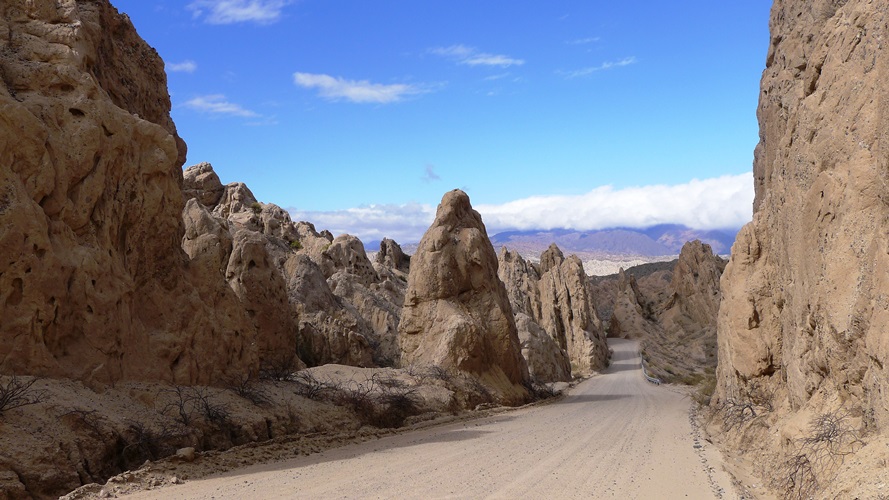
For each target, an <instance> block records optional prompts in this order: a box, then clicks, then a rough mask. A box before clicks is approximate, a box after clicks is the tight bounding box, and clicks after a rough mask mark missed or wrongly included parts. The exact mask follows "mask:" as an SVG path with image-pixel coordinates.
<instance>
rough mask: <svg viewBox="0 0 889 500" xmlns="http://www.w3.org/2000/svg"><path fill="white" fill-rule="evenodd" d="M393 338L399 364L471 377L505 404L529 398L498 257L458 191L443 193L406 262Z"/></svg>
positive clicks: (472, 211) (526, 376)
mask: <svg viewBox="0 0 889 500" xmlns="http://www.w3.org/2000/svg"><path fill="white" fill-rule="evenodd" d="M398 334H399V344H400V346H401V351H402V364H403V365H405V366H406V365H410V364H416V365H437V366H441V367H443V368H445V369H448V370H454V371H458V372H463V373H468V374H472V375H473V376H476V377H478V378H479V380H481V381H482V383H484V384H485V385H487V386H488V387H490V388H491V389H492V390H493V391H495V392H496V393H497V394H498V396H499V397H500V399H501V400H502V401H504V402H505V403H511V404H517V403H520V402H522V401H525V400H526V399H527V397H528V393H527V390H526V388H525V386H526V385H528V383H529V382H530V379H529V375H528V368H527V364H526V363H525V360H524V359H523V358H522V355H521V346H520V344H519V339H518V334H517V332H516V326H515V319H514V317H513V313H512V308H511V307H510V304H509V298H508V297H507V294H506V288H505V287H504V285H503V283H502V282H501V281H500V280H499V278H498V277H497V256H496V254H495V253H494V249H493V247H492V246H491V242H490V240H489V239H488V235H487V232H486V230H485V226H484V223H483V222H482V219H481V216H479V214H478V212H476V211H475V210H473V209H472V206H471V205H470V202H469V197H468V196H467V195H466V193H464V192H462V191H460V190H454V191H450V192H448V193H446V194H445V195H444V197H443V198H442V201H441V204H440V205H439V206H438V210H437V212H436V216H435V221H434V222H433V223H432V225H431V226H430V228H429V229H428V230H427V231H426V233H425V234H424V235H423V238H422V239H421V240H420V244H419V246H418V248H417V252H416V253H415V254H414V255H413V257H412V258H411V272H410V275H409V277H408V285H407V294H406V296H405V300H404V308H403V309H402V313H401V322H400V324H399V327H398Z"/></svg>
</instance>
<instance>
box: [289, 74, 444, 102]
mask: <svg viewBox="0 0 889 500" xmlns="http://www.w3.org/2000/svg"><path fill="white" fill-rule="evenodd" d="M293 82H294V83H295V84H296V85H299V86H300V87H303V88H307V89H312V88H314V89H318V95H320V96H321V97H324V98H326V99H329V100H332V101H337V100H341V99H344V100H347V101H351V102H359V103H366V102H372V103H378V104H387V103H390V102H398V101H401V100H402V99H404V98H405V97H409V96H413V95H419V94H425V93H427V92H429V89H428V88H425V87H422V86H419V85H409V84H406V83H395V84H389V85H386V84H382V83H371V82H369V81H367V80H346V79H343V78H338V77H333V76H330V75H323V74H313V73H294V74H293Z"/></svg>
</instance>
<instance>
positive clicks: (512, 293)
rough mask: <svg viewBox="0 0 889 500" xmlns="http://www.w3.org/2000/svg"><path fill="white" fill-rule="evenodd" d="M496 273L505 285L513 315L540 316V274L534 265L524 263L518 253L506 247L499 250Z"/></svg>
mask: <svg viewBox="0 0 889 500" xmlns="http://www.w3.org/2000/svg"><path fill="white" fill-rule="evenodd" d="M497 273H498V276H499V278H500V280H501V281H502V282H503V283H504V284H505V285H506V294H507V295H508V296H509V303H510V304H511V305H512V310H513V312H514V313H515V314H519V313H524V314H526V315H528V316H530V317H531V318H532V319H533V318H540V317H541V316H542V314H543V313H542V312H541V309H542V306H541V304H540V274H539V273H538V272H537V269H536V268H535V267H534V264H532V263H531V262H528V261H526V260H525V259H523V258H522V256H521V255H519V253H518V252H511V251H509V250H508V249H507V248H506V247H503V248H501V249H500V254H499V256H498V262H497Z"/></svg>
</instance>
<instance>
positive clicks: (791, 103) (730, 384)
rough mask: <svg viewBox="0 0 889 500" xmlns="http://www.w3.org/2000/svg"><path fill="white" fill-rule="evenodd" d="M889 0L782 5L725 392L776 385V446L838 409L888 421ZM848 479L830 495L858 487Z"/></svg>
mask: <svg viewBox="0 0 889 500" xmlns="http://www.w3.org/2000/svg"><path fill="white" fill-rule="evenodd" d="M887 10H889V3H887V2H886V1H884V0H880V1H864V0H848V1H844V2H828V1H818V2H803V1H800V0H778V1H776V2H775V4H774V6H773V8H772V12H771V23H770V28H771V44H770V46H769V51H768V56H767V59H766V69H765V71H764V72H763V76H762V82H761V93H760V100H759V109H758V112H757V115H758V118H759V124H760V142H759V144H758V145H757V147H756V151H755V159H754V166H753V171H754V178H755V188H756V198H755V202H754V216H753V221H752V222H751V223H750V224H748V225H747V226H745V227H744V229H742V231H741V233H740V234H739V235H738V238H737V241H736V242H735V245H734V247H733V248H732V258H731V261H730V263H729V265H728V267H727V269H726V272H725V275H724V276H723V279H722V290H723V302H722V307H721V308H720V312H719V324H718V327H719V369H718V386H717V392H716V397H715V398H714V405H716V406H717V407H720V406H724V405H726V404H731V403H732V402H743V401H748V400H750V398H751V395H752V394H754V393H759V394H765V395H767V397H768V399H769V402H770V405H771V407H772V408H774V409H775V411H774V415H773V416H772V420H770V422H769V423H770V425H771V426H772V427H773V429H775V432H773V433H771V434H770V436H778V435H780V436H783V439H784V440H783V441H781V442H780V443H779V442H775V443H773V444H774V445H775V446H776V447H781V446H787V443H793V442H794V440H795V439H797V438H799V437H800V435H801V434H803V435H805V434H804V433H805V432H806V431H805V430H803V431H802V432H801V431H800V429H801V428H802V429H805V424H802V425H800V424H799V422H798V421H796V420H795V419H797V420H799V419H802V420H803V422H805V415H813V414H817V413H825V412H835V411H837V410H838V409H840V408H842V411H843V412H845V413H846V414H848V415H851V416H855V417H854V418H855V420H854V421H852V423H850V425H852V424H854V426H855V427H856V429H857V432H861V433H876V434H882V435H884V436H885V433H886V431H887V429H889V335H887V333H886V332H887V331H889V298H887V297H889V296H887V294H886V290H889V273H887V270H889V242H887V238H886V231H887V225H889V222H887V221H889V205H887V203H886V200H887V195H886V178H887V177H886V172H887V158H889V142H887V141H886V138H885V130H886V125H887V119H889V113H887V96H889V86H887V85H886V77H887V74H889V72H887V69H889V57H887V52H886V51H887V49H886V48H885V40H886V38H887V36H889V33H887V24H886V12H887ZM776 441H777V439H776ZM884 449H885V448H884ZM787 451H788V452H789V450H787ZM846 451H848V450H846ZM849 462H851V460H850V458H849V457H846V459H845V463H849ZM883 463H884V468H883V469H881V472H880V473H877V472H873V474H874V475H875V476H882V477H884V478H885V477H887V473H886V472H885V471H886V469H885V460H884V462H883ZM858 468H860V469H867V468H868V465H859V466H858ZM850 473H851V472H850ZM830 479H831V478H829V477H828V478H825V477H822V478H820V480H823V481H826V482H829V481H830ZM838 487H839V486H831V488H833V489H832V490H829V491H827V492H825V491H820V492H819V495H824V496H825V497H831V498H832V497H834V496H837V497H849V498H851V497H852V496H855V495H852V494H850V493H849V492H846V493H838V490H837V489H836V488H838ZM793 493H794V494H796V493H797V492H793Z"/></svg>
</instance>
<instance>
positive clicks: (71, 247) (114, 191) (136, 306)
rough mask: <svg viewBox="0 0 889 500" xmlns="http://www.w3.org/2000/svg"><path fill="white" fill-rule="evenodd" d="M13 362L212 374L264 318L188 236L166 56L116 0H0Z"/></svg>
mask: <svg viewBox="0 0 889 500" xmlns="http://www.w3.org/2000/svg"><path fill="white" fill-rule="evenodd" d="M0 12H2V16H0V75H2V85H0V109H2V112H0V255H2V258H0V325H2V327H0V370H2V371H3V372H5V373H19V374H24V373H27V374H37V375H45V376H62V377H71V378H75V379H80V380H86V381H91V380H94V381H98V382H113V381H115V380H119V379H122V378H139V379H145V380H167V381H176V382H179V383H199V382H200V383H207V382H211V381H212V380H213V379H214V378H216V377H218V376H220V375H221V374H222V372H223V371H226V370H228V371H247V370H250V369H251V368H253V367H255V365H256V363H257V352H256V350H255V349H254V348H252V347H251V346H252V344H253V342H254V341H255V338H254V337H255V335H256V331H255V329H254V327H253V325H252V324H251V321H250V320H249V318H247V317H246V314H245V313H244V311H243V309H242V308H239V307H237V298H236V297H235V295H234V294H233V293H231V291H230V290H228V289H227V287H226V286H225V283H224V282H223V281H222V280H217V279H212V278H209V279H208V278H207V276H204V275H203V274H202V271H203V269H202V268H201V267H199V266H190V265H189V264H188V260H187V257H186V255H185V254H184V253H183V252H182V250H181V248H180V240H181V239H182V236H183V225H182V220H181V217H180V213H181V211H182V208H183V197H182V191H181V183H182V171H181V166H182V163H183V161H184V158H185V144H184V142H183V141H182V140H181V139H180V138H179V137H178V135H177V134H176V128H175V126H174V125H173V122H172V120H171V119H170V116H169V111H170V99H169V95H168V92H167V88H166V77H165V73H164V66H163V62H162V61H161V59H160V58H159V57H158V55H157V53H156V52H155V51H154V49H152V48H151V47H149V46H148V45H147V44H146V43H145V42H144V41H143V40H142V39H141V38H140V37H139V36H138V35H137V34H136V31H135V29H134V28H133V26H132V24H131V23H130V21H129V19H128V18H127V17H126V16H124V15H120V14H119V13H118V12H117V10H116V9H115V8H114V7H112V6H111V5H110V4H109V3H108V2H107V0H93V1H80V2H75V1H73V0H66V1H50V0H36V1H29V2H20V1H13V0H3V1H0Z"/></svg>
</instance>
